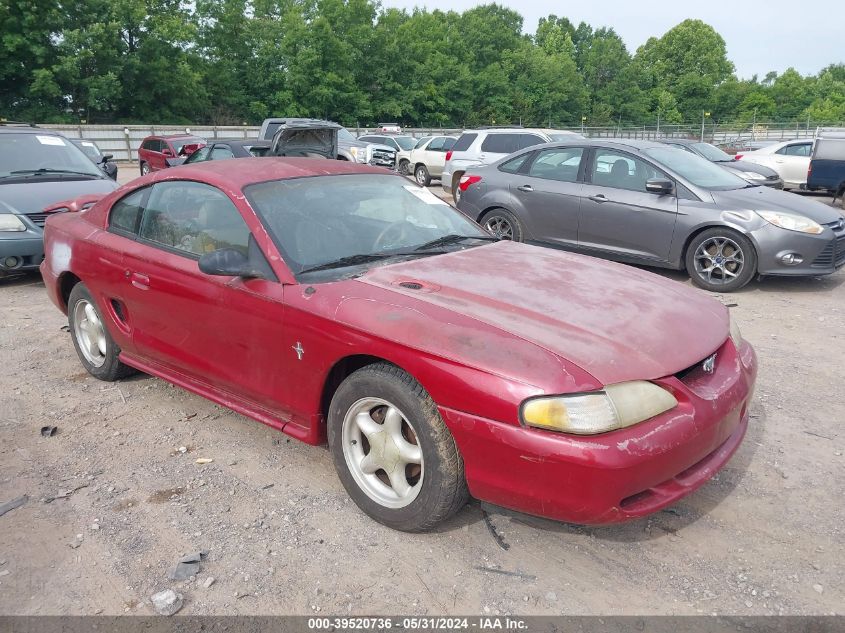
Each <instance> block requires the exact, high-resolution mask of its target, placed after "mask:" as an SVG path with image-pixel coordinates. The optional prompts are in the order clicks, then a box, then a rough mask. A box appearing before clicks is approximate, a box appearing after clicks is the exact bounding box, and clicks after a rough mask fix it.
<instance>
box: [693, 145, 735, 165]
mask: <svg viewBox="0 0 845 633" xmlns="http://www.w3.org/2000/svg"><path fill="white" fill-rule="evenodd" d="M692 146H693V147H694V148H695V151H697V152H698V153H699V154H701V155H702V156H704V158H706V159H707V160H710V161H713V162H714V163H726V162H731V161H733V159H734V157H733V156H731V155H730V154H726V153H725V152H723V151H722V150H720V149H719V148H718V147H716V146H715V145H711V144H710V143H693V144H692Z"/></svg>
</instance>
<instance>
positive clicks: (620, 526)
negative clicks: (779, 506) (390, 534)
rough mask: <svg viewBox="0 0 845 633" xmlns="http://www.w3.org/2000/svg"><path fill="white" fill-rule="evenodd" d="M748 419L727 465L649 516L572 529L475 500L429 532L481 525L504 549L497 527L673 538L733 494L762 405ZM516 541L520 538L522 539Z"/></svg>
mask: <svg viewBox="0 0 845 633" xmlns="http://www.w3.org/2000/svg"><path fill="white" fill-rule="evenodd" d="M751 415H752V416H753V417H752V418H751V420H750V421H749V425H748V431H747V432H746V435H745V439H744V440H743V442H742V445H741V446H740V449H739V450H738V451H737V453H736V454H734V456H733V457H732V458H731V460H730V461H729V462H728V463H727V464H726V465H725V467H724V468H723V469H722V470H721V471H719V472H718V473H717V474H716V476H714V477H713V478H712V479H711V480H710V481H708V482H707V483H706V484H704V485H703V486H702V487H701V488H699V489H698V490H696V491H695V492H693V493H692V494H690V495H689V496H687V497H684V498H683V499H682V500H680V501H678V502H677V503H675V504H674V505H671V506H669V507H668V508H664V509H663V510H660V511H658V512H656V513H654V514H652V515H649V516H646V517H643V518H640V519H634V520H631V521H627V522H625V523H616V524H613V525H606V526H591V525H576V524H573V523H564V522H561V521H553V520H550V519H544V518H541V517H535V516H532V515H528V514H523V513H521V512H517V511H515V510H509V509H507V508H501V507H499V506H494V505H492V504H489V503H486V502H483V501H477V500H475V499H473V500H472V501H471V502H470V503H469V504H467V506H466V507H464V508H463V509H462V510H461V511H460V512H459V513H458V514H457V515H455V516H454V517H452V518H451V519H449V520H447V521H445V522H444V523H442V524H440V525H439V526H438V527H437V528H435V529H434V530H433V531H434V532H438V533H439V532H451V531H455V530H460V529H462V528H464V526H468V525H473V524H476V523H485V524H486V526H487V530H488V531H489V532H490V534H491V537H492V538H493V540H494V542H496V543H497V544H498V545H499V546H500V547H502V548H503V549H508V547H509V546H508V543H507V537H504V538H503V537H502V536H501V535H499V533H498V529H500V528H501V529H503V531H505V532H506V533H507V534H509V535H510V534H513V533H514V530H515V529H523V530H524V529H527V530H531V531H535V532H536V533H538V534H540V535H543V534H572V535H579V536H585V537H589V538H595V539H598V540H602V541H613V542H616V543H636V542H643V541H651V540H654V539H658V538H663V537H665V536H666V535H667V534H669V535H674V534H675V533H676V532H678V531H680V530H682V529H684V528H686V527H689V526H690V525H692V524H693V523H695V522H697V521H698V520H700V519H702V518H704V517H706V516H707V515H708V514H709V513H710V512H712V511H713V509H715V508H716V507H717V506H719V505H720V504H721V503H722V502H723V501H724V500H725V499H727V498H728V497H729V496H730V495H731V494H733V492H734V490H735V489H736V487H737V486H738V485H739V484H740V482H741V481H742V480H743V479H744V477H745V474H746V472H747V471H748V467H749V466H750V464H751V461H752V459H753V458H754V455H755V453H756V452H757V450H758V448H759V447H760V446H761V445H762V439H763V436H764V434H765V425H766V419H767V416H766V411H765V409H764V408H763V407H762V406H760V405H757V406H756V407H754V408H753V410H752V413H751ZM519 539H520V540H523V537H522V536H520V537H519Z"/></svg>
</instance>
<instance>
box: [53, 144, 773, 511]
mask: <svg viewBox="0 0 845 633" xmlns="http://www.w3.org/2000/svg"><path fill="white" fill-rule="evenodd" d="M339 173H382V174H383V173H384V172H383V171H382V170H379V169H378V168H371V167H367V166H359V165H354V164H350V163H344V162H339V161H321V160H313V159H298V160H297V159H267V158H263V159H241V160H234V161H218V162H209V163H203V164H201V165H197V166H186V167H180V168H178V169H169V170H165V171H161V172H156V173H155V174H151V175H149V176H146V177H144V178H141V179H138V180H136V181H134V182H132V183H130V184H129V185H126V186H124V187H122V188H121V189H119V190H117V191H116V192H114V193H112V194H109V195H108V196H106V197H104V198H103V199H102V200H101V201H100V202H98V203H97V204H95V205H94V206H93V207H91V208H90V209H88V210H85V211H81V212H79V213H74V214H61V215H58V216H55V217H52V218H51V219H50V220H49V222H48V223H47V228H46V231H45V252H46V260H45V262H44V264H43V265H42V273H43V275H44V279H45V281H46V283H47V288H48V292H49V294H50V297H51V299H52V300H53V302H54V303H55V304H56V305H57V306H59V308H60V309H62V310H66V306H65V305H64V299H63V297H62V278H63V276H64V275H66V274H73V275H75V276H76V277H78V278H80V279H81V280H82V281H83V282H85V283H86V285H87V286H88V287H89V289H90V290H91V291H92V293H93V295H94V297H95V299H96V301H97V303H98V305H99V307H100V310H101V312H102V313H103V314H104V315H105V317H106V322H107V325H108V327H109V331H110V332H111V334H112V336H113V337H114V339H115V341H116V342H117V344H118V345H119V346H120V347H121V349H122V353H121V358H122V360H123V361H124V362H126V363H127V364H129V365H133V366H135V367H138V368H139V369H142V370H143V371H146V372H148V373H150V374H153V375H157V376H160V377H162V378H164V379H165V380H168V381H170V382H173V383H175V384H177V385H180V386H182V387H184V388H186V389H189V390H191V391H194V392H195V393H198V394H200V395H202V396H205V397H207V398H209V399H211V400H214V401H215V402H219V403H221V404H223V405H225V406H227V407H230V408H232V409H234V410H236V411H238V412H240V413H243V414H244V415H247V416H250V417H252V418H255V419H257V420H259V421H261V422H263V423H265V424H268V425H270V426H273V427H275V428H278V429H280V430H283V431H284V432H285V433H288V434H290V435H292V436H294V437H297V438H298V439H301V440H303V441H306V442H309V443H314V444H316V443H320V442H323V441H325V424H324V420H323V414H324V411H323V409H322V401H321V400H322V396H323V393H324V389H325V387H326V381H327V377H328V376H329V372H330V371H331V370H332V368H333V367H335V366H336V365H337V364H338V363H339V362H341V361H342V360H343V359H345V358H348V357H351V356H358V355H365V356H371V357H376V358H381V359H384V360H386V361H389V362H391V363H394V364H396V365H397V366H399V367H401V368H403V369H404V370H405V371H407V372H408V373H410V374H411V375H413V376H414V377H415V378H416V379H417V380H418V381H419V382H420V383H421V384H422V385H423V386H424V387H425V388H426V390H428V392H429V393H430V394H431V396H432V398H433V399H434V400H435V401H436V402H437V404H438V406H439V407H440V411H441V415H442V416H443V418H444V420H445V421H446V424H447V425H448V426H449V428H450V429H451V431H452V434H453V435H454V437H455V441H456V443H457V445H458V448H459V450H460V452H461V455H462V456H463V459H464V462H465V467H466V476H467V482H468V484H469V487H470V491H471V492H472V493H473V495H475V496H476V497H478V498H480V499H484V500H487V501H490V502H493V503H497V504H500V505H503V506H507V507H510V508H514V509H517V510H522V511H525V512H530V513H533V514H538V515H542V516H546V517H550V518H554V519H560V520H567V521H573V522H579V523H607V522H614V521H620V520H624V519H627V518H631V517H636V516H642V515H644V514H648V513H650V512H653V511H655V510H656V509H658V508H660V507H663V506H665V505H668V504H670V503H672V502H674V501H676V500H677V499H679V498H680V497H682V496H684V495H685V494H688V493H689V492H690V491H692V490H694V489H695V488H697V487H698V486H700V485H702V484H703V483H704V482H706V481H707V479H709V478H710V477H711V476H712V475H713V473H715V472H716V471H717V470H718V469H719V468H720V467H721V466H722V465H723V464H724V463H725V462H726V461H727V460H728V459H729V458H730V456H731V455H732V454H733V452H734V451H735V450H736V449H737V447H738V446H739V443H740V442H741V440H742V437H743V435H744V433H745V429H746V426H747V423H748V415H747V406H748V401H749V399H750V397H751V393H752V391H753V385H754V379H755V375H756V357H755V355H754V351H753V350H752V349H751V347H750V346H749V345H748V344H747V343H744V344H742V346H741V348H740V349H736V348H735V347H734V343H733V342H732V341H731V340H730V339H729V338H728V317H727V310H726V309H725V308H724V307H723V306H722V305H720V304H719V303H718V302H716V301H714V300H712V299H710V298H708V297H706V296H705V295H704V294H703V293H701V292H699V291H696V290H692V289H690V288H686V287H683V286H680V285H678V284H676V283H674V282H671V281H667V280H665V279H662V278H660V277H658V276H656V275H652V274H650V273H646V272H643V271H639V270H636V269H633V268H630V267H627V266H622V265H619V264H613V263H608V262H604V261H600V260H595V259H592V258H588V257H583V256H579V255H571V254H567V253H563V252H559V251H553V250H548V249H542V248H538V247H533V246H526V245H522V244H513V243H497V244H491V245H488V246H480V247H477V248H472V249H467V250H464V251H459V252H455V253H450V254H446V255H440V256H433V257H428V258H423V259H419V260H414V261H410V262H404V263H398V264H393V265H388V266H380V267H376V268H374V269H372V270H371V271H370V272H368V273H366V274H364V275H363V276H361V277H359V278H357V279H351V280H345V281H338V282H332V283H321V284H315V285H313V286H312V287H313V289H315V290H316V292H305V290H306V288H307V287H308V286H307V285H300V284H298V283H297V282H296V279H295V278H294V276H293V274H292V273H291V271H290V269H288V267H287V266H286V265H285V263H284V261H283V259H282V258H281V257H280V255H279V253H278V251H277V250H276V247H275V246H274V244H273V243H272V241H271V240H270V238H269V236H268V235H267V233H266V231H265V230H264V228H263V227H262V225H261V223H260V222H259V220H258V218H257V216H256V215H255V213H254V212H253V211H252V209H251V208H250V206H249V204H248V203H247V202H246V200H245V198H244V196H243V193H242V190H243V187H245V186H246V185H248V184H250V183H254V182H262V181H266V180H275V179H280V178H296V177H308V176H320V175H325V174H339ZM397 177H399V176H397ZM172 179H190V180H197V181H200V182H206V183H208V184H211V185H214V186H217V187H219V188H220V189H221V190H223V191H224V192H225V193H226V194H228V195H229V197H230V198H231V199H232V200H233V201H234V203H235V204H236V206H237V207H238V209H239V210H240V211H241V213H242V215H243V217H244V219H245V220H246V222H247V224H248V225H249V227H250V228H251V230H252V231H253V234H254V235H255V238H256V241H257V242H258V244H259V246H260V247H261V249H262V250H263V252H264V253H265V255H266V256H267V258H268V260H269V261H270V263H271V266H272V267H273V269H274V271H275V272H276V274H277V276H278V277H279V279H280V283H275V282H269V281H265V280H260V279H249V280H243V279H240V278H226V277H211V276H206V275H203V274H202V273H200V272H199V270H198V268H197V263H196V261H194V260H192V259H187V258H184V257H181V256H178V255H174V254H170V253H167V252H165V251H161V250H157V249H154V248H152V247H150V246H147V245H145V244H142V243H140V242H135V241H132V240H129V239H127V238H125V237H122V236H119V235H115V234H113V233H110V232H108V231H106V230H105V227H106V226H107V215H108V211H109V209H110V208H111V205H112V204H113V203H114V202H115V201H116V200H118V199H119V198H121V197H123V196H124V195H126V194H127V193H129V192H131V191H133V190H134V189H136V188H138V187H140V186H143V185H146V184H149V183H151V182H157V181H162V180H172ZM401 281H416V282H419V283H420V284H422V285H423V288H422V289H420V290H409V289H405V288H403V287H401V286H399V285H398V284H399V283H400V282H401ZM112 299H114V300H117V301H120V302H121V303H123V304H124V305H125V306H126V322H125V323H123V322H121V321H120V320H119V319H118V318H117V316H116V314H115V312H114V309H113V308H112V302H111V300H112ZM234 333H236V335H233V334H234ZM297 342H299V343H300V344H301V346H302V348H304V350H305V353H304V354H303V357H302V360H301V361H300V360H298V359H297V355H296V353H295V352H294V351H293V349H292V348H293V346H294V345H295V344H296V343H297ZM714 351H716V352H717V353H718V359H719V360H718V362H717V365H716V371H715V372H714V373H713V374H705V373H704V372H702V371H700V370H694V371H693V372H691V373H689V374H688V375H687V376H685V377H684V379H683V380H680V379H678V378H677V377H675V376H674V374H676V373H678V372H679V371H680V370H683V369H686V368H688V367H691V366H693V365H695V364H696V363H698V362H700V361H701V360H702V359H704V358H705V357H707V356H709V355H710V354H712V353H713V352H714ZM637 379H647V380H654V381H655V382H657V383H658V384H661V385H663V386H664V387H665V388H667V389H669V390H670V391H672V392H673V393H674V394H675V396H676V398H677V399H678V402H679V406H678V407H676V408H675V409H673V410H672V411H670V412H667V413H665V414H663V415H660V416H657V417H655V418H653V419H651V420H648V421H646V422H643V423H641V424H638V425H635V426H634V427H630V428H628V429H622V430H618V431H613V432H610V433H605V434H602V435H597V436H591V437H577V436H568V435H562V434H557V433H552V432H547V431H540V430H535V429H527V428H523V427H522V426H521V425H520V423H519V419H518V410H519V405H520V403H521V402H522V401H523V400H524V399H525V398H528V397H531V396H536V395H539V394H544V393H557V394H563V393H571V392H578V391H589V390H594V389H599V388H601V387H602V386H603V385H605V384H610V383H614V382H620V381H625V380H637ZM632 497H633V498H632ZM626 499H627V501H625V503H622V502H623V500H626Z"/></svg>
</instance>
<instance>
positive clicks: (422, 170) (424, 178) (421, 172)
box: [414, 165, 431, 187]
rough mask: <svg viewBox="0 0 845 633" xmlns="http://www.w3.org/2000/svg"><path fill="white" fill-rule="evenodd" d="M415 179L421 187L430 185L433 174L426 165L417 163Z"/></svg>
mask: <svg viewBox="0 0 845 633" xmlns="http://www.w3.org/2000/svg"><path fill="white" fill-rule="evenodd" d="M414 179H415V180H416V181H417V184H418V185H419V186H421V187H428V186H429V185H430V184H431V175H430V174H429V173H428V168H427V167H426V166H425V165H417V168H416V169H415V170H414Z"/></svg>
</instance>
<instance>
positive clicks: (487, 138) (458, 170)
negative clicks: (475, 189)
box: [440, 127, 584, 203]
mask: <svg viewBox="0 0 845 633" xmlns="http://www.w3.org/2000/svg"><path fill="white" fill-rule="evenodd" d="M578 138H584V137H583V136H581V135H580V134H576V133H575V132H569V131H567V130H546V129H539V128H521V127H515V128H478V129H477V130H466V131H465V132H464V133H463V134H461V136H460V138H458V140H457V141H455V144H454V145H453V146H452V149H451V150H450V151H448V152H447V153H446V165H445V166H444V167H443V175H442V176H441V177H440V183H441V184H442V186H443V190H444V191H446V192H447V193H451V194H452V195H453V196H454V198H455V203H457V202H458V200H460V198H461V190H460V189H459V188H458V183H460V181H461V176H463V174H464V172H465V171H466V170H467V168H468V167H477V166H478V165H489V164H490V163H494V162H496V161H497V160H499V159H500V158H504V157H505V156H507V155H508V154H513V153H514V152H517V151H519V150H521V149H524V148H526V147H531V146H532V145H539V144H541V143H551V142H556V141H571V140H573V139H578Z"/></svg>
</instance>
